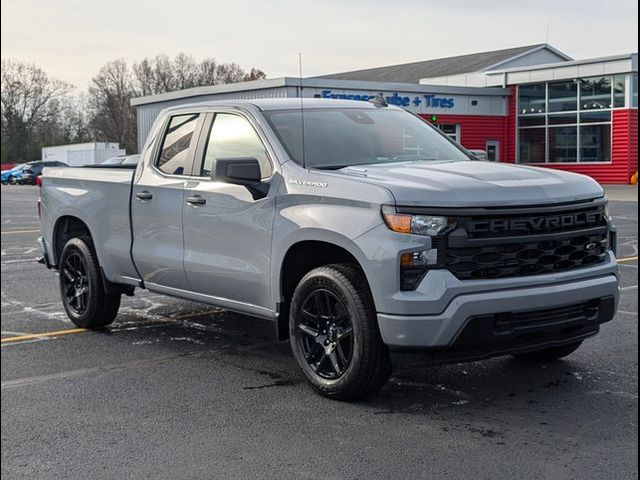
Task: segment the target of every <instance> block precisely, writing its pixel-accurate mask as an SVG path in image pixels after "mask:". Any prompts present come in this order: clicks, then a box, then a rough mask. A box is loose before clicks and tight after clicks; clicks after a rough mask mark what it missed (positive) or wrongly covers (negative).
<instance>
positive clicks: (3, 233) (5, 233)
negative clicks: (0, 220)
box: [0, 229, 40, 235]
mask: <svg viewBox="0 0 640 480" xmlns="http://www.w3.org/2000/svg"><path fill="white" fill-rule="evenodd" d="M18 233H40V229H38V230H2V231H1V232H0V234H2V235H16V234H18Z"/></svg>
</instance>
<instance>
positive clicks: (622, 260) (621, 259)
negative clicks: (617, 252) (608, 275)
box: [618, 255, 638, 263]
mask: <svg viewBox="0 0 640 480" xmlns="http://www.w3.org/2000/svg"><path fill="white" fill-rule="evenodd" d="M637 261H638V256H637V255H636V256H635V257H625V258H619V259H618V263H625V262H637Z"/></svg>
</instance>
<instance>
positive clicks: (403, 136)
mask: <svg viewBox="0 0 640 480" xmlns="http://www.w3.org/2000/svg"><path fill="white" fill-rule="evenodd" d="M264 115H265V116H266V118H267V120H268V122H269V123H270V124H271V127H272V128H273V130H274V131H275V132H276V134H277V135H278V137H279V139H280V141H281V142H282V144H283V145H284V147H285V148H286V149H287V152H288V153H289V156H290V157H291V158H292V159H293V160H294V161H295V162H297V163H299V164H302V159H303V152H302V149H303V145H304V159H305V163H306V166H307V167H310V168H318V169H339V168H344V167H347V166H354V165H372V164H382V163H393V162H417V161H432V162H448V161H465V160H469V158H468V157H467V155H465V154H464V153H463V151H462V150H460V149H458V148H457V147H456V146H455V145H453V144H452V143H451V142H450V141H449V140H448V139H446V138H444V136H443V135H441V134H440V133H439V132H437V131H436V130H435V128H433V127H431V126H430V125H428V124H427V123H426V122H425V121H423V120H421V119H419V118H417V117H416V116H414V115H411V114H410V113H408V112H405V111H403V110H397V109H391V108H380V109H372V108H362V109H360V108H335V109H334V108H322V109H308V110H307V109H305V110H304V142H303V141H302V130H303V129H302V115H301V113H300V110H277V111H267V112H264Z"/></svg>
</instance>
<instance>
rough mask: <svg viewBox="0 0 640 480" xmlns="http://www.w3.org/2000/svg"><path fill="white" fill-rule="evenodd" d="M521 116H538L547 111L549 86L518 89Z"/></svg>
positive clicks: (540, 85) (537, 85)
mask: <svg viewBox="0 0 640 480" xmlns="http://www.w3.org/2000/svg"><path fill="white" fill-rule="evenodd" d="M518 99H519V101H518V112H519V113H520V115H536V114H540V113H545V112H546V111H547V86H546V84H544V83H536V84H533V85H522V86H521V87H520V88H519V89H518Z"/></svg>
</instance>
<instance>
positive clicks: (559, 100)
mask: <svg viewBox="0 0 640 480" xmlns="http://www.w3.org/2000/svg"><path fill="white" fill-rule="evenodd" d="M577 106H578V84H577V83H576V82H574V81H573V80H569V81H568V82H553V83H549V112H575V111H576V110H577V109H578V108H577Z"/></svg>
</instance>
